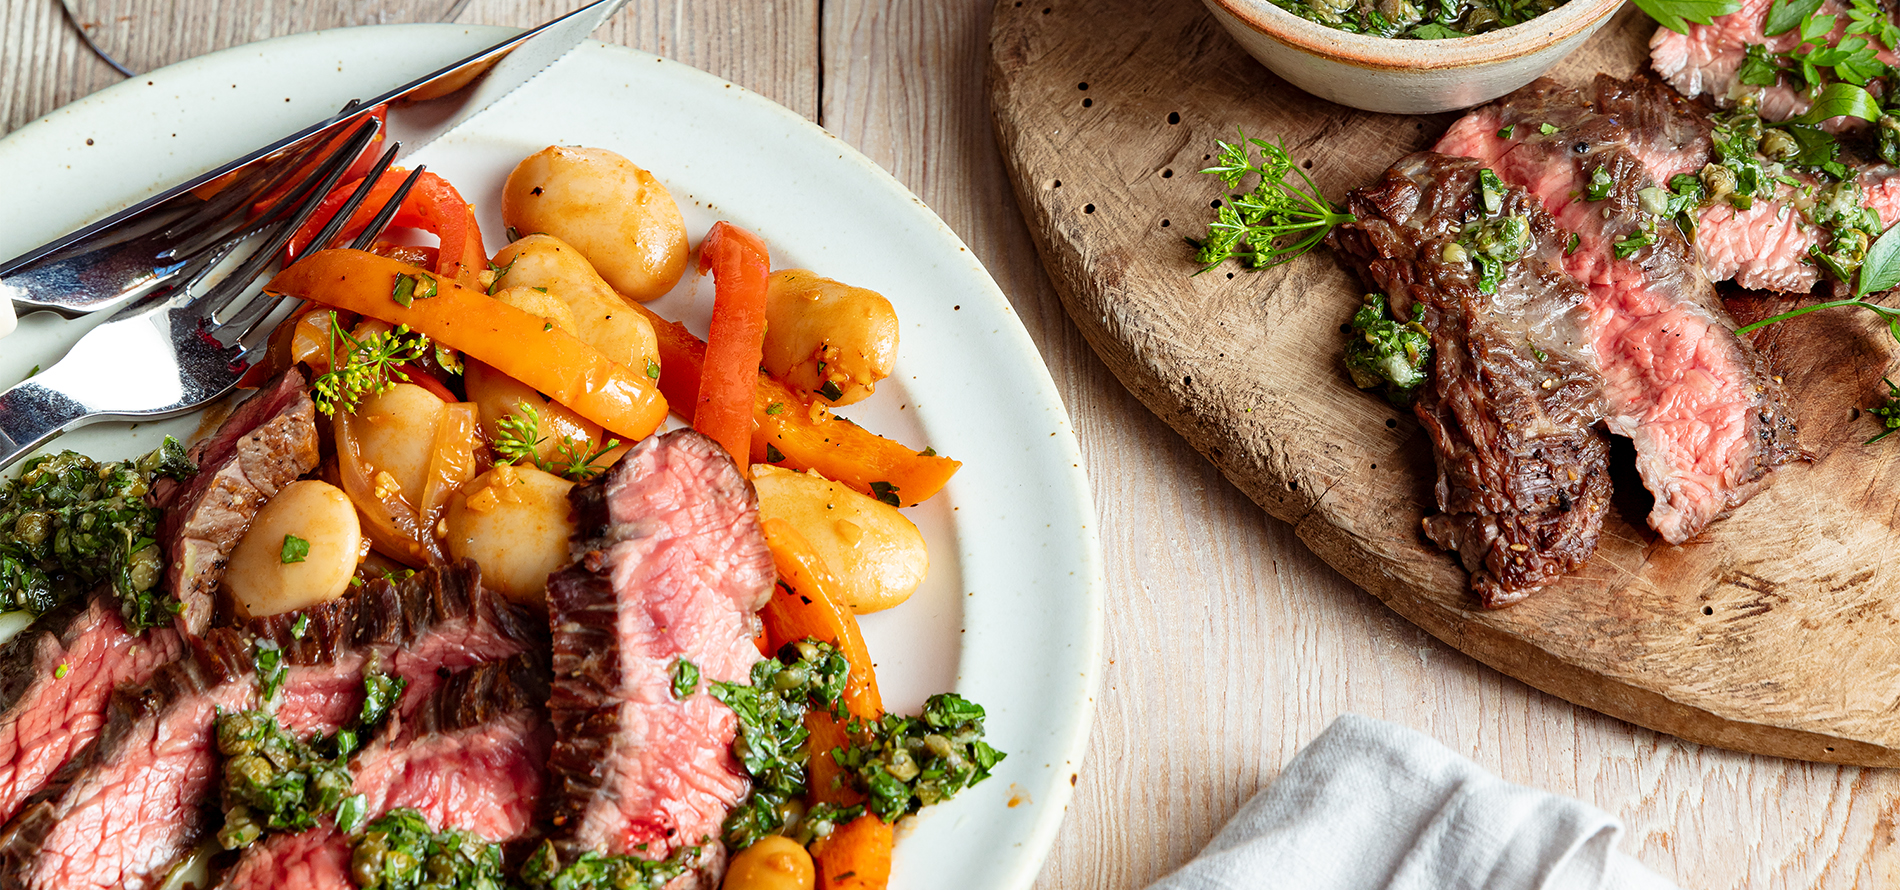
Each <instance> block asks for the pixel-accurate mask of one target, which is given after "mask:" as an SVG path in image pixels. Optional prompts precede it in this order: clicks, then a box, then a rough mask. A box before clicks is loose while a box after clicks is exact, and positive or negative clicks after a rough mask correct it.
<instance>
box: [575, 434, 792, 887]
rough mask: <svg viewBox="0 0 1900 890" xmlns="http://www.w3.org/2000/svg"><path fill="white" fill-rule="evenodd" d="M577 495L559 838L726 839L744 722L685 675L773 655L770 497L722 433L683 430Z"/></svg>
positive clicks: (589, 843) (634, 842) (646, 850)
mask: <svg viewBox="0 0 1900 890" xmlns="http://www.w3.org/2000/svg"><path fill="white" fill-rule="evenodd" d="M569 497H570V498H571V499H572V501H573V503H574V509H575V511H576V513H577V515H578V521H579V531H577V532H576V534H575V544H574V551H575V554H576V556H577V558H578V561H577V562H576V563H575V564H574V565H571V566H569V567H568V568H565V569H562V570H561V571H560V572H557V573H555V574H554V575H552V576H550V577H549V579H548V612H549V616H548V617H549V621H550V622H551V623H552V625H553V629H554V682H553V687H554V690H553V697H552V699H551V700H550V703H549V712H550V717H551V718H552V720H553V723H554V755H553V759H552V760H551V761H550V763H549V766H550V774H551V775H550V779H551V781H550V784H549V789H548V791H549V803H550V810H551V812H552V813H553V819H554V825H555V831H554V834H553V840H554V842H555V846H556V850H557V851H558V853H559V855H560V858H561V860H562V861H563V862H565V861H571V860H572V858H573V857H574V856H578V855H579V854H581V853H583V852H586V851H590V850H597V851H599V852H602V853H606V854H610V855H620V854H632V855H640V856H644V857H647V858H649V859H661V858H665V857H666V856H668V855H669V854H670V853H672V852H673V851H674V850H675V849H677V848H680V847H687V846H693V845H697V844H700V843H702V842H704V841H707V840H709V839H711V840H715V841H716V839H717V838H718V837H719V834H720V823H721V821H722V820H724V818H725V816H726V812H727V810H728V809H729V808H730V807H731V806H732V805H733V804H734V803H735V802H737V801H738V800H739V799H740V797H742V796H743V795H744V794H745V792H746V790H747V787H748V781H747V779H746V777H745V773H744V772H743V771H742V768H741V767H740V766H739V763H738V761H737V760H736V759H735V758H734V757H733V753H732V742H733V736H734V733H735V731H736V728H737V723H736V720H735V719H734V717H733V715H732V712H731V710H729V709H728V708H727V707H726V706H725V705H722V704H720V703H719V702H717V701H715V700H713V698H712V697H711V696H709V695H707V694H705V693H704V692H697V693H694V694H693V695H690V696H688V697H687V698H686V699H684V700H679V699H676V698H674V696H673V692H672V676H673V670H674V666H675V664H676V663H677V662H678V661H680V660H681V659H684V660H686V661H689V662H691V663H693V664H695V665H697V666H698V667H699V669H700V671H701V673H702V674H703V675H704V676H705V677H706V678H707V679H708V680H722V681H728V682H737V683H744V682H747V674H748V672H749V671H750V669H751V667H752V665H753V664H754V663H756V662H757V661H758V660H759V657H760V656H759V652H758V650H757V649H756V648H755V647H754V645H753V642H752V639H753V636H754V635H755V631H756V630H757V628H758V627H759V622H758V618H757V617H756V615H755V613H756V612H757V611H758V609H759V608H760V607H761V606H763V605H764V604H765V602H766V600H767V599H768V598H769V597H770V595H771V590H772V583H773V578H774V570H773V567H772V557H771V553H770V552H769V551H768V550H767V549H766V547H765V540H764V537H763V535H762V534H761V533H760V530H759V520H758V496H757V495H756V494H755V493H754V492H753V490H752V486H751V484H750V483H748V482H747V481H746V480H745V478H744V477H743V476H741V475H740V474H739V470H738V467H736V466H735V465H734V464H733V462H732V459H731V458H729V457H727V455H726V452H725V451H724V450H723V449H722V448H720V447H719V445H718V443H716V442H714V441H713V440H711V439H708V438H706V437H705V436H702V435H700V434H699V433H696V432H692V431H690V430H680V431H676V432H671V433H666V434H664V435H660V436H654V437H651V438H649V439H647V440H645V441H643V442H641V443H640V444H639V445H636V446H634V448H633V449H632V450H631V451H629V452H628V453H627V456H626V457H625V458H623V459H622V460H621V461H620V462H619V463H618V464H615V465H614V467H613V469H611V470H609V471H607V473H605V474H604V475H603V476H602V477H601V478H600V479H598V480H596V481H594V482H592V483H589V484H586V485H581V486H576V487H575V488H574V490H573V491H572V492H571V493H570V495H569ZM718 848H719V845H718V844H717V843H716V842H715V843H712V844H711V845H710V849H713V850H717V849H718Z"/></svg>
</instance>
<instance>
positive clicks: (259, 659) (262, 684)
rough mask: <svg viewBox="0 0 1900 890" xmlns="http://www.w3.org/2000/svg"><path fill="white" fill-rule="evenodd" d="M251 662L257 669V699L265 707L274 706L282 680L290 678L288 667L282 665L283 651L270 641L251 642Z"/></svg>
mask: <svg viewBox="0 0 1900 890" xmlns="http://www.w3.org/2000/svg"><path fill="white" fill-rule="evenodd" d="M251 662H252V664H253V665H254V666H255V667H256V668H257V697H258V698H259V699H260V700H262V701H263V702H264V705H265V707H271V706H274V705H275V704H276V703H277V693H278V691H279V690H281V689H283V688H284V678H286V677H288V676H290V665H288V664H285V663H284V651H283V650H282V649H279V648H277V644H276V643H274V642H271V641H270V640H265V639H257V640H252V641H251Z"/></svg>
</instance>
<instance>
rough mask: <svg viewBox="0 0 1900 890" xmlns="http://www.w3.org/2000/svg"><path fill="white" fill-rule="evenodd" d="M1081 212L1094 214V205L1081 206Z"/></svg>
mask: <svg viewBox="0 0 1900 890" xmlns="http://www.w3.org/2000/svg"><path fill="white" fill-rule="evenodd" d="M1082 212H1083V213H1094V212H1095V205H1094V204H1084V205H1082Z"/></svg>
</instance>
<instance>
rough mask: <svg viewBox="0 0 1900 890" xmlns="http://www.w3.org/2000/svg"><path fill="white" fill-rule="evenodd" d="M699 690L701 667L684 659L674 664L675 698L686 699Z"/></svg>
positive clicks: (677, 660)
mask: <svg viewBox="0 0 1900 890" xmlns="http://www.w3.org/2000/svg"><path fill="white" fill-rule="evenodd" d="M698 689H699V665H696V664H694V663H692V662H690V661H687V660H686V659H684V658H681V659H676V660H675V661H674V662H673V697H674V698H678V699H684V698H688V697H690V696H691V695H692V694H693V693H694V692H695V691H697V690H698Z"/></svg>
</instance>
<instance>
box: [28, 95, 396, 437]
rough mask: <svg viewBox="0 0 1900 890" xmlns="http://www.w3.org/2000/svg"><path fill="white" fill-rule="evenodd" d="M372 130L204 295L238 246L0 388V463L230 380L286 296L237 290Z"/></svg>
mask: <svg viewBox="0 0 1900 890" xmlns="http://www.w3.org/2000/svg"><path fill="white" fill-rule="evenodd" d="M374 133H375V124H374V122H371V123H369V124H367V125H365V126H364V127H362V128H361V129H360V130H358V131H357V132H355V133H354V134H352V136H351V137H350V139H349V141H348V142H347V143H346V144H345V145H344V146H343V149H342V150H341V151H340V152H338V153H337V154H336V155H335V156H333V157H331V158H329V159H328V160H327V161H326V162H325V164H324V165H323V166H322V167H320V168H318V170H317V171H316V173H317V175H316V176H315V182H314V186H315V187H314V188H310V189H308V191H307V194H305V195H304V196H303V197H302V198H301V200H300V201H299V202H298V204H297V205H296V206H295V209H294V212H292V213H291V214H290V215H289V216H288V217H286V218H284V219H283V220H282V221H280V222H278V223H276V224H274V225H273V227H271V228H270V229H269V230H268V231H267V232H266V233H264V236H265V237H264V240H263V243H262V244H261V245H260V246H259V247H258V249H257V250H256V251H255V252H253V253H251V254H250V255H249V256H248V257H247V258H245V259H244V261H243V263H242V265H240V266H239V267H238V268H237V270H236V271H234V272H232V273H231V274H230V275H228V276H226V277H225V278H223V279H222V280H221V281H219V282H218V283H217V284H215V285H213V286H212V287H211V288H210V289H209V290H207V291H206V292H205V293H204V294H203V295H202V296H194V295H193V294H192V293H191V291H192V289H193V288H194V287H196V286H197V285H198V284H200V283H202V282H203V280H204V279H205V277H206V275H207V274H208V273H209V272H210V271H211V269H212V268H213V267H215V266H216V265H217V264H218V262H219V261H221V260H224V259H227V258H231V256H232V255H233V254H234V252H235V250H236V245H231V246H227V247H225V248H224V249H222V250H220V251H218V252H217V254H216V256H215V257H214V258H212V259H210V260H208V261H205V262H203V267H202V268H199V269H197V270H196V271H195V272H194V273H193V274H192V275H191V277H190V278H188V279H187V280H186V281H185V283H184V284H182V285H180V286H178V287H175V288H172V289H170V290H167V291H164V292H158V293H152V294H149V295H147V296H145V297H142V298H140V299H139V300H138V301H136V302H134V303H132V304H131V305H128V306H126V307H125V308H123V309H120V310H119V311H118V312H116V313H114V314H113V316H112V317H111V318H110V319H108V320H107V321H106V322H105V323H104V324H101V325H99V326H98V327H96V328H94V329H92V330H91V331H89V332H87V334H86V335H85V336H84V337H81V338H80V339H79V342H78V343H75V344H73V348H72V349H71V350H70V351H68V352H67V353H66V356H65V357H64V358H62V359H60V360H59V362H58V363H57V364H55V365H53V366H52V367H51V368H48V369H46V370H45V371H42V372H40V373H39V374H38V375H35V376H34V377H31V378H29V379H27V380H25V381H22V382H20V383H19V384H16V385H15V386H13V387H12V388H10V389H8V390H6V391H5V392H0V469H4V468H6V467H7V466H9V465H11V464H12V463H14V462H15V461H17V460H19V459H20V458H21V457H24V456H25V455H26V454H27V453H28V452H30V451H32V450H33V449H35V448H37V447H39V446H40V445H41V444H42V443H44V442H46V441H47V440H49V439H51V438H53V437H54V436H57V435H59V434H61V433H65V432H70V431H71V430H74V429H77V428H79V427H82V426H85V425H87V424H91V423H95V422H98V421H101V420H139V419H159V418H165V417H173V416H176V415H179V414H183V413H185V412H187V411H191V410H193V409H195V408H199V407H202V406H204V405H206V404H208V403H210V402H211V401H213V400H215V399H218V398H220V397H222V396H223V395H224V394H225V393H228V392H230V391H231V390H232V388H234V387H236V386H237V383H238V381H239V380H240V379H242V377H243V376H244V372H245V371H247V370H249V368H250V365H251V361H252V359H254V358H256V357H257V356H258V355H259V354H261V352H262V351H263V350H264V348H265V347H266V346H267V344H268V342H269V339H270V332H271V330H272V329H273V328H274V327H276V325H277V323H278V322H280V321H282V319H283V317H284V315H285V314H286V313H284V312H280V311H278V310H280V309H286V308H287V304H289V303H294V302H296V301H292V300H289V299H288V298H286V297H282V296H276V295H269V294H261V293H259V294H256V295H255V296H252V297H251V298H250V299H249V300H244V299H242V298H243V297H245V296H246V295H248V294H251V293H253V291H254V289H255V286H256V284H257V278H258V276H259V274H260V273H261V272H263V271H264V269H265V268H266V267H267V266H269V265H271V263H272V262H273V261H274V260H275V258H276V254H277V253H278V252H279V251H281V250H282V249H283V247H284V244H285V243H286V242H287V241H289V240H290V237H291V235H292V234H293V233H295V232H296V231H297V229H298V228H299V227H301V226H302V225H303V224H304V221H305V220H307V219H309V217H310V214H311V213H312V212H314V211H315V210H316V207H317V204H318V203H319V202H321V201H322V200H323V197H324V196H325V195H327V194H329V192H330V190H331V189H332V188H334V187H335V186H336V183H337V180H338V179H339V178H341V177H342V175H343V172H344V170H346V169H347V168H348V166H349V162H350V161H351V160H353V159H354V158H355V157H356V156H357V155H358V154H359V153H361V152H362V150H363V148H364V147H365V146H367V145H368V144H369V140H370V137H371V136H373V135H374ZM396 151H397V146H394V145H392V146H390V148H389V150H388V151H387V152H385V153H384V154H383V156H382V158H381V159H380V160H379V161H378V162H377V164H376V167H375V168H374V169H373V170H371V171H370V173H369V175H368V176H367V177H365V178H364V180H363V184H362V186H360V187H359V188H357V189H356V191H355V192H354V193H352V194H351V196H350V198H349V200H348V201H347V202H345V203H344V204H343V206H341V207H340V208H338V210H337V212H336V215H335V216H333V217H331V219H330V221H329V222H328V223H327V224H326V225H325V226H324V227H323V229H322V230H321V231H320V232H319V233H318V234H317V235H316V237H315V238H313V239H312V240H311V246H310V248H309V249H311V250H316V249H318V248H321V247H324V246H328V244H329V242H330V241H331V239H333V238H335V237H336V234H337V232H338V231H340V230H341V229H342V227H343V225H344V224H345V223H346V222H347V221H348V220H349V219H350V217H351V216H352V215H354V214H355V212H356V210H357V208H358V207H359V206H361V204H362V202H363V200H364V199H365V198H367V197H368V196H369V193H370V190H371V189H372V187H373V186H374V185H375V183H376V180H377V179H379V178H380V177H381V176H382V174H383V172H384V171H385V170H387V169H388V167H389V164H390V162H391V161H393V160H394V159H395V157H396ZM421 172H422V168H421V167H417V168H416V169H415V171H414V172H412V173H411V174H410V175H409V179H408V180H407V181H406V182H404V183H403V185H402V187H401V188H399V189H397V190H396V193H395V194H394V195H393V196H391V198H390V200H389V201H388V202H387V203H386V204H385V205H384V206H383V207H382V209H381V211H380V212H378V213H377V214H376V216H375V218H374V219H373V220H372V221H371V223H370V225H369V228H367V229H365V230H364V231H363V233H362V234H361V235H359V236H357V238H356V240H355V241H354V242H353V243H352V245H351V246H353V247H356V248H359V249H361V248H365V247H368V246H369V245H370V244H372V243H374V241H375V239H376V237H377V236H378V235H380V234H381V233H382V231H383V229H384V228H387V227H388V225H389V221H390V220H391V219H392V218H393V217H394V216H395V214H396V208H397V206H398V205H400V204H401V203H402V200H403V198H404V197H406V196H407V194H408V191H409V187H410V186H411V185H413V184H414V182H415V180H416V176H417V175H418V174H420V173H421ZM296 191H299V192H302V191H305V189H298V190H296Z"/></svg>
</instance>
